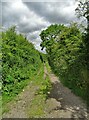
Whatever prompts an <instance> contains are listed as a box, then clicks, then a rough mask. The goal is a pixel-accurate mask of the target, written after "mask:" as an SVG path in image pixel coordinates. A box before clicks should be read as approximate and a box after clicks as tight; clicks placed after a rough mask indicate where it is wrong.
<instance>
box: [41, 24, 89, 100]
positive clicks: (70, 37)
mask: <svg viewBox="0 0 89 120" xmlns="http://www.w3.org/2000/svg"><path fill="white" fill-rule="evenodd" d="M82 36H83V34H82V33H81V31H80V30H79V28H78V27H77V24H76V23H74V24H71V25H70V26H69V27H67V26H64V25H57V24H55V25H51V26H49V27H48V28H47V29H46V30H43V31H42V32H41V34H40V37H41V39H42V43H41V47H42V49H43V48H44V47H45V48H46V52H47V53H48V61H49V64H50V66H51V68H52V70H53V71H54V72H55V73H56V74H57V75H58V76H59V77H60V78H61V81H62V83H64V84H65V85H66V86H68V87H69V88H70V89H72V91H74V92H75V93H76V94H77V95H80V96H81V97H82V98H84V99H87V81H88V78H87V63H86V60H85V56H86V47H85V44H84V42H83V37H82Z"/></svg>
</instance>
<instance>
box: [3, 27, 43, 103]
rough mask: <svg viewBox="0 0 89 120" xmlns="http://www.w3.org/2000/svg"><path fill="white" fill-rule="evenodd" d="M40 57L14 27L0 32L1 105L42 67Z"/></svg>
mask: <svg viewBox="0 0 89 120" xmlns="http://www.w3.org/2000/svg"><path fill="white" fill-rule="evenodd" d="M40 56H44V58H45V55H43V54H42V53H39V52H38V51H37V50H35V48H34V46H33V45H32V43H30V42H29V41H28V40H27V39H26V38H25V37H24V36H23V35H21V34H17V33H16V31H15V27H11V28H9V29H8V30H7V31H6V32H2V68H3V70H2V98H3V105H5V103H7V102H8V101H10V100H11V99H12V98H13V97H14V96H16V95H17V94H18V93H19V92H20V91H21V90H22V89H23V88H24V87H25V86H26V85H27V84H28V83H29V82H30V80H32V79H31V78H33V76H35V75H36V74H37V73H38V71H39V68H40V67H41V66H42V64H43V63H42V61H41V59H40Z"/></svg>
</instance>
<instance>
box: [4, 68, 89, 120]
mask: <svg viewBox="0 0 89 120" xmlns="http://www.w3.org/2000/svg"><path fill="white" fill-rule="evenodd" d="M46 75H49V77H50V81H51V83H52V90H51V91H50V92H49V96H48V99H47V100H46V102H45V107H44V111H45V114H44V115H43V116H41V118H42V117H43V118H71V119H74V118H77V120H78V119H80V118H83V120H86V119H87V120H88V115H87V107H86V105H85V104H84V102H83V101H82V100H81V99H80V98H79V97H78V96H76V95H74V94H73V93H72V92H71V90H69V89H68V88H67V87H65V86H63V85H62V84H61V82H60V81H59V80H58V78H57V77H56V76H55V75H54V74H52V73H48V71H47V69H46V67H44V76H43V77H44V79H45V77H46ZM37 89H38V86H34V85H33V84H32V83H30V84H29V85H28V86H27V87H26V88H25V89H24V91H23V92H22V93H21V94H19V95H18V97H17V101H15V102H10V103H9V108H10V111H9V112H8V113H5V114H3V117H4V118H29V116H28V115H27V113H26V108H27V106H28V104H31V101H32V100H33V99H34V96H35V92H36V90H37ZM34 117H35V116H34Z"/></svg>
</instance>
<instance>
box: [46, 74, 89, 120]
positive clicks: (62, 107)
mask: <svg viewBox="0 0 89 120" xmlns="http://www.w3.org/2000/svg"><path fill="white" fill-rule="evenodd" d="M49 76H50V80H51V83H52V90H51V92H50V94H49V99H50V100H53V101H55V103H56V104H58V106H57V105H56V108H54V109H53V110H51V111H50V114H49V115H48V117H55V118H71V119H73V118H75V119H76V118H77V119H80V118H83V119H87V120H88V119H89V116H88V113H87V106H86V104H85V103H84V101H83V100H82V99H81V98H80V97H78V96H76V95H75V94H73V93H72V92H71V90H70V89H68V88H67V87H65V86H63V84H62V83H61V82H60V80H59V79H58V78H57V77H56V76H55V75H54V74H52V73H50V74H49Z"/></svg>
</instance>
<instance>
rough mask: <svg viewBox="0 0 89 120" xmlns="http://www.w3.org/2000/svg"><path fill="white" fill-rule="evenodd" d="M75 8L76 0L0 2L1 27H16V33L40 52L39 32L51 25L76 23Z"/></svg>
mask: <svg viewBox="0 0 89 120" xmlns="http://www.w3.org/2000/svg"><path fill="white" fill-rule="evenodd" d="M76 7H77V2H76V0H23V1H22V0H14V1H11V0H2V26H3V28H8V27H10V26H12V25H16V29H17V31H18V32H20V33H23V34H24V35H25V36H27V38H28V40H29V41H31V42H32V43H33V44H34V45H35V47H36V49H38V50H41V48H40V43H41V39H40V37H39V34H40V33H41V31H42V30H43V29H46V28H47V27H48V26H50V25H51V24H55V23H58V24H65V25H68V24H69V23H71V22H73V21H75V22H76V21H78V18H77V16H76V14H75V8H76Z"/></svg>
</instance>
